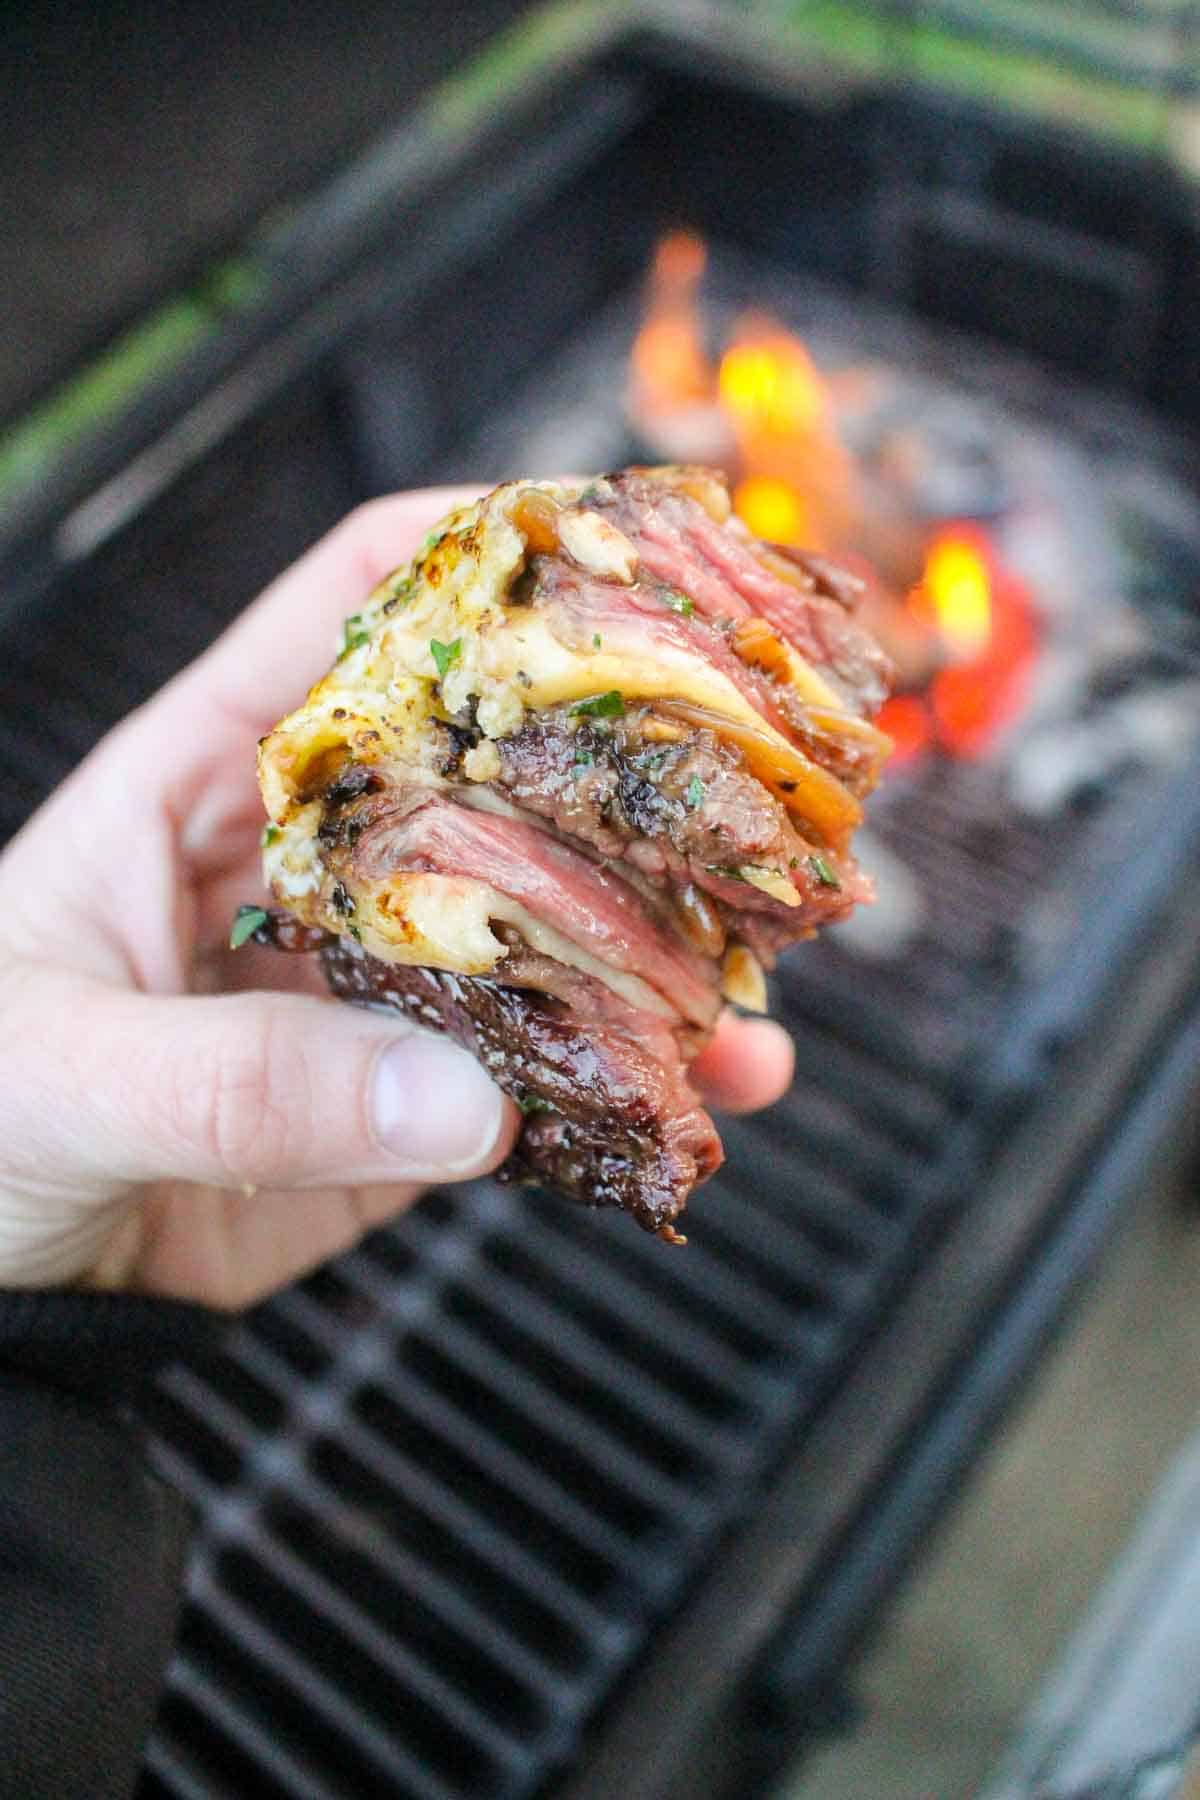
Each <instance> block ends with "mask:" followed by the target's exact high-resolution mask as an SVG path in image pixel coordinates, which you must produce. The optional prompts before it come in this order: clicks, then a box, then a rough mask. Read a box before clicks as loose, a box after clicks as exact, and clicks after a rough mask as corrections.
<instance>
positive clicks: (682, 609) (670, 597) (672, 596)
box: [662, 588, 696, 619]
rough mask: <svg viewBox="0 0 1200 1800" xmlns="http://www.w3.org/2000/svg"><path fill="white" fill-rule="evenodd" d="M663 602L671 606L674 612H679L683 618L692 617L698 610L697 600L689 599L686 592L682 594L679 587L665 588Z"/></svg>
mask: <svg viewBox="0 0 1200 1800" xmlns="http://www.w3.org/2000/svg"><path fill="white" fill-rule="evenodd" d="M662 603H663V605H664V606H669V607H670V609H671V611H672V612H673V613H678V614H679V616H680V618H681V619H690V618H691V616H692V614H693V613H694V612H695V610H696V602H695V601H694V600H689V599H688V597H687V595H686V594H681V593H680V592H679V589H678V588H663V589H662Z"/></svg>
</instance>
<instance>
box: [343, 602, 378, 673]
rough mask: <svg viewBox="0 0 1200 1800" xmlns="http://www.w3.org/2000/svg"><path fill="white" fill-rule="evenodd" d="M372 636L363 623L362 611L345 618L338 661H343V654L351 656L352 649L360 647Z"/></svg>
mask: <svg viewBox="0 0 1200 1800" xmlns="http://www.w3.org/2000/svg"><path fill="white" fill-rule="evenodd" d="M370 636H371V633H370V630H369V629H368V627H367V626H366V625H364V624H363V616H362V614H361V613H351V614H350V616H349V618H346V619H343V620H342V643H341V648H340V649H339V650H338V661H339V662H341V660H342V658H343V656H349V654H350V652H351V651H352V650H357V649H359V647H360V646H361V645H363V644H365V643H366V642H367V641H368V639H369V638H370Z"/></svg>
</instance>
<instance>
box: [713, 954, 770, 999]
mask: <svg viewBox="0 0 1200 1800" xmlns="http://www.w3.org/2000/svg"><path fill="white" fill-rule="evenodd" d="M721 992H722V994H723V995H724V996H725V998H726V1000H732V1001H733V1003H734V1005H735V1006H741V1007H744V1008H745V1010H746V1011H747V1012H756V1013H765V1012H766V1010H767V979H766V976H765V975H764V974H763V971H762V964H761V963H760V962H759V960H758V958H757V956H755V954H754V952H753V950H751V949H749V948H748V947H747V946H746V945H745V944H736V943H735V944H730V946H729V948H728V950H727V951H726V952H725V960H724V962H723V963H722V965H721Z"/></svg>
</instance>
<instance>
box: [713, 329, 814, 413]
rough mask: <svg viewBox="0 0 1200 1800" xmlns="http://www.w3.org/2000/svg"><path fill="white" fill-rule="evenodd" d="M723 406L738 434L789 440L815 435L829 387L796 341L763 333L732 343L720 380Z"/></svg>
mask: <svg viewBox="0 0 1200 1800" xmlns="http://www.w3.org/2000/svg"><path fill="white" fill-rule="evenodd" d="M717 385H718V390H719V392H720V396H721V401H722V404H723V405H724V406H725V408H726V410H727V411H728V412H729V413H730V414H731V416H732V417H733V419H734V420H735V422H736V423H737V425H738V426H739V428H740V429H742V430H743V431H747V432H753V433H756V434H758V433H767V434H769V435H771V436H780V437H786V436H791V435H794V434H795V433H797V432H803V431H812V430H814V429H815V428H816V427H817V426H819V425H821V424H822V422H823V421H824V419H825V414H826V394H825V387H824V384H823V382H822V380H821V377H820V376H819V375H818V373H817V371H816V368H815V366H814V364H813V361H812V358H811V357H810V356H809V354H808V352H807V350H805V348H804V346H803V344H801V343H800V341H799V339H798V338H794V337H792V336H791V335H790V333H788V332H785V331H779V330H772V331H769V332H766V331H763V332H762V333H761V335H755V336H748V337H746V338H745V339H744V340H743V341H741V342H739V343H735V344H731V345H730V347H729V349H728V350H727V351H726V352H725V354H724V356H723V357H722V358H721V369H720V374H719V376H718V378H717Z"/></svg>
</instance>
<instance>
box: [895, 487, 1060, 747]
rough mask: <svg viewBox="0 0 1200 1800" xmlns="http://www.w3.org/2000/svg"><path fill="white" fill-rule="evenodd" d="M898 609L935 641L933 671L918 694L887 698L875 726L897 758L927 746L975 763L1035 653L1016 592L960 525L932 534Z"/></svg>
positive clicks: (1022, 691) (988, 551) (1028, 616)
mask: <svg viewBox="0 0 1200 1800" xmlns="http://www.w3.org/2000/svg"><path fill="white" fill-rule="evenodd" d="M904 605H905V609H906V611H907V612H908V614H909V615H910V616H911V617H912V618H913V619H914V620H916V621H918V622H920V623H923V624H924V625H925V626H926V628H927V629H928V630H929V631H930V632H932V633H933V634H935V636H936V639H937V640H938V642H939V643H940V646H941V655H940V657H939V659H938V661H939V664H940V666H938V667H937V669H936V672H935V673H934V674H933V675H932V676H931V678H930V679H929V680H928V682H927V683H925V684H924V686H923V687H922V688H921V690H920V691H918V692H910V693H900V694H896V695H895V696H893V698H892V699H891V700H889V701H888V702H887V704H886V705H885V706H884V708H883V711H882V712H881V713H880V715H879V724H880V726H881V727H882V729H883V730H884V731H886V732H888V733H889V735H890V736H891V737H892V739H893V741H894V742H895V745H896V755H897V756H898V757H899V758H900V759H901V760H903V759H904V758H906V757H910V756H913V755H915V754H916V753H917V752H918V751H920V750H923V749H925V748H926V747H929V746H934V745H936V746H937V747H938V748H939V749H941V750H943V751H947V752H949V753H950V754H952V755H955V756H979V755H982V754H983V753H984V752H985V751H986V750H987V749H988V747H989V745H990V744H991V743H992V742H993V741H994V740H995V738H996V737H997V736H998V735H999V733H1000V732H1001V731H1002V729H1003V728H1004V726H1005V725H1007V724H1008V723H1010V721H1011V720H1012V719H1013V718H1015V717H1016V716H1017V715H1018V713H1019V712H1020V711H1021V708H1022V707H1023V705H1024V703H1025V700H1026V697H1027V694H1028V690H1029V680H1030V676H1031V674H1032V670H1033V664H1034V661H1035V659H1036V656H1037V648H1038V645H1037V631H1036V627H1035V623H1034V611H1033V607H1032V604H1031V602H1030V598H1029V595H1028V592H1027V590H1026V588H1025V586H1024V584H1023V583H1022V582H1021V581H1020V580H1019V579H1018V578H1017V577H1016V576H1015V575H1014V574H1013V573H1012V571H1011V570H1007V569H1005V568H1003V567H1002V566H1001V565H1000V563H999V561H998V559H997V557H996V554H995V550H994V548H993V546H992V543H991V541H990V539H989V538H988V537H987V535H986V534H985V533H984V532H983V531H982V529H981V528H980V527H979V526H977V525H974V524H972V523H969V522H964V521H961V520H960V521H955V522H952V523H950V524H947V525H945V526H942V527H940V528H939V529H938V530H937V531H935V532H934V534H933V536H932V538H931V539H930V542H929V546H928V549H927V550H926V554H925V566H924V569H923V571H922V575H921V580H920V581H919V583H918V584H917V586H916V587H915V588H914V589H913V590H912V592H911V593H910V594H909V595H908V597H907V599H906V601H905V603H904Z"/></svg>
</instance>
